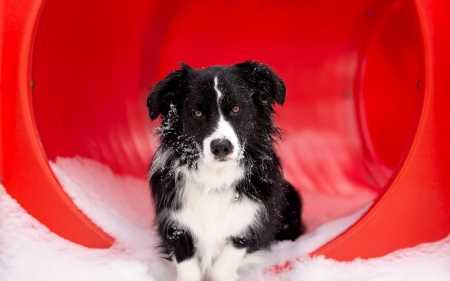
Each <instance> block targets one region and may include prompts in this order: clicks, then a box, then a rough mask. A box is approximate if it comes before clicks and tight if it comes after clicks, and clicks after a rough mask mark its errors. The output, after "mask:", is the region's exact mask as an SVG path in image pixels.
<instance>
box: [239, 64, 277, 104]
mask: <svg viewBox="0 0 450 281" xmlns="http://www.w3.org/2000/svg"><path fill="white" fill-rule="evenodd" d="M235 66H236V67H237V68H238V70H239V73H240V75H241V76H242V78H244V79H245V80H246V82H247V83H248V84H249V86H250V87H252V88H254V89H256V90H257V91H258V94H259V95H260V97H259V98H260V99H262V100H263V101H265V102H268V103H269V104H273V101H275V102H276V103H278V104H280V105H283V104H284V101H285V99H286V86H285V84H284V82H283V80H281V78H280V77H278V75H276V74H275V72H274V71H273V70H272V69H270V67H268V66H267V65H264V64H261V63H258V62H255V61H252V60H248V61H245V62H242V63H238V64H236V65H235Z"/></svg>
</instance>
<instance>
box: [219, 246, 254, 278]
mask: <svg viewBox="0 0 450 281" xmlns="http://www.w3.org/2000/svg"><path fill="white" fill-rule="evenodd" d="M245 254H246V250H245V249H237V248H235V247H233V246H232V245H226V246H225V247H224V248H223V250H222V253H220V255H219V256H218V257H217V259H216V261H215V262H214V265H213V269H212V271H211V277H212V280H213V281H235V280H237V269H238V268H239V266H240V264H241V262H242V260H243V258H244V257H245Z"/></svg>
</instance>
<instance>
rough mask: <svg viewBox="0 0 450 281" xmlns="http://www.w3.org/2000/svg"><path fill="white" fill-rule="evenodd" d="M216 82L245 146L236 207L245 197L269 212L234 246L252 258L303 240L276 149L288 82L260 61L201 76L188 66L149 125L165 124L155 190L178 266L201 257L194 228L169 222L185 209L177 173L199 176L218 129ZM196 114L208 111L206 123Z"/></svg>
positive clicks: (162, 95) (297, 203) (160, 93)
mask: <svg viewBox="0 0 450 281" xmlns="http://www.w3.org/2000/svg"><path fill="white" fill-rule="evenodd" d="M215 76H216V77H219V79H220V81H221V91H222V92H223V103H222V104H221V108H220V110H221V111H222V112H224V115H225V118H226V119H227V120H228V121H229V122H230V124H232V126H233V129H234V130H235V132H236V135H237V137H238V139H239V142H240V143H242V144H245V146H244V147H245V148H244V151H243V155H242V157H241V158H240V160H239V161H240V165H241V166H242V167H243V168H244V171H245V177H244V178H243V179H240V180H239V182H237V183H236V185H235V191H236V192H237V194H238V195H239V199H237V200H242V198H243V196H246V197H248V198H251V200H253V201H254V202H258V203H259V204H261V205H262V206H263V208H264V209H265V211H266V212H263V213H261V214H259V215H258V216H256V217H255V220H257V221H259V223H254V224H252V226H249V227H248V228H247V230H246V231H245V232H244V233H240V234H239V235H236V236H231V237H229V239H228V241H229V242H230V243H232V244H233V245H234V246H235V247H236V248H246V249H247V252H249V253H251V252H254V251H257V250H260V249H264V248H267V247H268V246H269V244H270V242H271V241H273V240H274V239H276V240H285V239H289V240H294V239H296V238H297V237H298V236H299V235H301V234H302V233H303V232H304V227H303V224H302V222H301V207H302V202H301V198H300V196H299V195H298V193H297V192H296V191H295V190H294V188H293V187H292V186H291V185H290V184H289V183H288V182H287V181H286V180H285V179H284V177H283V172H282V167H281V163H280V159H279V157H278V156H277V154H276V152H275V148H274V145H275V143H276V141H277V140H278V139H279V138H280V132H279V130H278V128H277V127H276V126H275V125H274V123H273V118H274V114H275V111H274V105H275V104H276V103H278V104H280V105H283V103H284V101H285V97H286V88H285V84H284V83H283V81H282V80H281V79H280V78H279V77H278V76H277V75H276V74H275V73H274V72H273V71H272V70H271V69H270V68H269V67H267V66H265V65H263V64H260V63H257V62H254V61H246V62H243V63H239V64H236V65H234V66H215V67H210V68H206V69H202V70H194V69H192V68H191V67H189V66H187V65H185V64H182V65H181V69H179V70H176V71H174V72H172V73H170V74H169V75H168V76H167V77H165V78H164V79H163V80H162V81H160V82H159V83H158V84H156V86H155V87H154V89H153V91H152V92H151V93H150V95H149V97H148V99H147V106H148V109H149V116H150V118H151V119H152V120H155V119H156V118H157V117H158V116H161V118H162V122H161V125H160V126H159V127H158V129H157V133H158V135H159V136H160V140H161V144H160V147H159V149H158V151H157V156H155V158H154V159H153V161H152V166H151V168H150V170H151V171H150V179H149V183H150V187H151V191H152V196H153V199H154V202H155V209H156V217H157V225H158V231H159V234H160V236H161V238H162V241H163V245H162V247H163V248H164V250H165V252H166V253H167V254H168V255H169V256H171V257H174V258H175V259H176V261H177V262H182V261H183V260H185V259H188V258H190V257H192V256H193V255H194V254H195V237H194V235H193V234H192V233H191V232H190V230H189V227H182V226H180V225H177V223H176V222H174V221H173V220H171V219H170V214H171V213H172V212H175V211H177V210H180V208H182V205H183V202H182V201H181V200H180V196H179V192H180V190H181V189H182V186H183V184H184V182H185V179H184V178H183V177H184V176H183V175H182V174H180V173H178V174H177V173H176V172H175V169H176V168H179V167H181V166H187V167H189V169H194V170H195V169H197V161H198V159H199V158H200V157H201V155H202V151H201V144H202V141H203V140H204V139H205V137H206V136H208V135H210V134H211V133H212V132H213V130H214V126H213V125H211V124H214V122H215V121H217V120H216V119H217V116H215V115H214V114H213V112H215V111H216V110H217V107H218V105H217V102H216V96H215V93H214V92H212V91H211V89H213V87H214V84H213V78H214V77H215ZM235 104H239V105H240V106H241V107H242V110H241V112H239V114H235V115H233V114H228V112H231V110H232V108H233V106H234V105H235ZM195 110H201V112H202V113H203V114H204V118H203V119H202V118H196V117H195V116H193V114H192V112H194V111H195ZM167 151H170V153H169V152H167ZM164 152H166V153H164ZM161 155H163V156H164V157H162V156H161ZM158 157H159V158H158Z"/></svg>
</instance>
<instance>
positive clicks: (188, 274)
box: [177, 258, 202, 281]
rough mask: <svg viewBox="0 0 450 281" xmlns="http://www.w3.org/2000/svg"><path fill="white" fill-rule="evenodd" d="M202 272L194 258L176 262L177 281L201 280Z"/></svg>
mask: <svg viewBox="0 0 450 281" xmlns="http://www.w3.org/2000/svg"><path fill="white" fill-rule="evenodd" d="M201 280H202V273H201V271H200V267H199V266H198V262H197V260H196V259H195V258H191V259H189V260H185V261H183V262H181V263H178V264H177V281H201Z"/></svg>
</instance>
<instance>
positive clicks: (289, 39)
mask: <svg viewBox="0 0 450 281" xmlns="http://www.w3.org/2000/svg"><path fill="white" fill-rule="evenodd" d="M18 2H20V3H18ZM1 3H2V5H3V18H2V21H1V25H0V28H3V29H2V31H3V35H2V36H3V37H2V39H1V40H2V41H0V43H1V44H2V51H1V53H0V54H1V55H2V74H1V75H2V76H1V79H2V89H1V100H0V102H1V105H0V106H1V119H0V122H1V123H0V124H1V130H0V133H1V134H2V136H3V137H2V141H3V142H2V143H1V145H2V146H1V152H2V154H1V156H0V169H1V170H0V175H1V176H2V177H3V185H4V186H5V187H6V189H7V191H8V193H9V194H11V195H12V196H13V197H14V198H16V199H17V200H18V201H19V203H20V204H21V205H22V206H23V207H24V208H25V209H26V210H27V211H28V212H29V213H30V214H32V215H33V216H35V217H36V218H37V219H38V220H40V221H41V222H42V223H44V224H45V225H47V226H48V227H49V228H50V229H51V230H52V231H54V232H55V233H57V234H59V235H61V236H62V237H65V238H67V239H69V240H71V241H74V242H76V243H79V244H82V245H86V246H89V247H107V246H108V245H110V244H111V242H112V239H111V238H110V237H108V236H106V235H105V234H103V233H102V232H101V231H99V230H98V228H97V227H96V226H95V225H93V224H92V223H90V221H89V220H88V219H87V218H86V217H84V215H82V214H81V212H79V211H78V209H77V208H76V207H75V206H74V205H73V203H72V202H71V201H70V200H69V199H68V198H67V196H66V195H65V194H64V193H63V192H62V190H61V188H60V186H59V184H58V182H57V181H56V180H55V178H54V176H53V175H52V173H51V171H50V169H49V166H48V160H54V159H55V158H56V157H57V156H66V157H70V156H75V155H80V156H83V157H88V158H92V159H96V160H98V161H100V162H102V163H105V164H107V165H109V166H110V167H111V168H112V169H113V170H114V171H115V172H117V173H124V174H132V175H135V176H138V177H145V173H146V167H147V165H148V162H149V160H150V157H151V155H152V153H153V151H154V144H155V140H154V138H153V137H152V132H151V129H152V126H154V125H152V124H150V122H149V120H148V117H147V113H146V108H145V98H146V95H147V93H148V91H149V89H150V87H151V85H152V84H154V83H155V82H156V81H158V79H160V78H162V77H163V76H164V75H165V74H167V73H168V72H169V71H171V70H173V69H174V68H176V67H177V64H178V62H180V61H184V62H186V63H188V64H190V65H192V66H193V67H206V66H209V65H211V64H232V63H235V62H238V61H242V60H246V59H249V58H252V59H256V60H259V61H262V62H264V63H267V64H269V65H271V66H272V67H273V68H274V69H275V71H276V72H277V73H278V74H279V75H280V76H281V77H283V79H284V80H285V82H286V85H287V89H288V97H287V101H286V104H285V107H284V108H283V109H282V110H280V120H279V121H280V123H281V124H282V126H283V128H284V131H285V136H286V137H287V138H288V140H287V141H286V142H284V143H283V144H282V145H281V147H280V152H281V154H282V158H283V161H284V166H285V170H286V174H287V176H288V178H289V179H290V180H291V181H292V182H293V183H294V185H296V186H297V187H298V188H299V189H314V190H316V191H318V192H323V193H330V192H338V193H339V192H340V193H345V192H348V191H349V189H370V190H380V189H381V188H383V187H387V189H386V190H385V192H384V193H383V195H382V196H381V197H380V199H379V200H378V201H377V203H376V204H375V205H374V206H373V208H372V209H371V210H370V211H369V212H368V213H367V215H365V216H364V217H363V218H362V219H361V220H360V221H359V222H358V223H356V224H355V225H354V226H353V227H352V228H350V229H349V230H348V231H347V232H345V233H344V234H343V235H341V236H340V237H339V238H337V239H336V240H334V241H333V242H331V243H330V244H328V245H326V246H325V247H323V248H322V249H319V250H318V251H317V252H316V253H315V254H325V255H327V256H328V257H332V258H336V259H339V260H349V259H353V258H355V257H372V256H379V255H383V254H386V253H389V252H391V251H393V250H395V249H398V248H402V247H408V246H414V245H416V244H418V243H420V242H426V241H435V240H437V239H440V238H443V237H444V236H446V235H447V234H448V233H449V232H450V223H449V222H450V184H449V176H448V175H445V174H444V171H450V169H449V168H450V167H449V165H450V164H449V160H448V159H449V156H450V152H449V149H448V146H445V145H444V144H445V143H450V136H449V130H448V124H449V123H450V122H449V121H450V120H449V117H448V116H445V114H444V113H445V111H444V110H445V108H444V107H445V104H448V103H449V97H447V95H445V93H448V92H449V86H448V85H445V78H444V77H445V75H446V74H447V73H449V69H448V68H449V67H448V65H450V64H449V57H448V56H445V54H446V53H445V50H448V49H449V47H450V46H449V45H450V43H449V41H448V38H449V36H448V32H447V33H446V31H445V30H446V28H447V26H448V24H449V20H446V19H445V15H444V14H445V13H444V12H443V11H445V9H444V8H448V5H449V4H447V3H446V2H445V1H444V0H442V1H435V2H433V3H432V4H427V3H426V1H419V0H415V1H408V2H406V1H405V2H402V1H400V0H398V1H388V0H377V1H375V0H366V1H350V0H347V1H325V0H316V1H284V2H279V1H278V2H276V1H206V0H197V1H183V2H182V1H177V2H173V1H160V2H156V1H113V2H111V1H106V0H100V1H57V0H47V1H45V5H43V4H42V3H41V1H37V0H35V1H31V0H28V1H12V0H3V1H2V2H1ZM444 6H445V7H444ZM41 8H42V13H41V14H40V17H39V21H38V20H37V19H38V14H39V9H41ZM441 8H442V9H441ZM447 10H448V9H447ZM431 15H433V18H432V17H431ZM33 38H34V41H33ZM5 69H8V71H4V70H5ZM31 79H32V80H33V82H34V87H33V89H30V80H31ZM419 80H420V81H421V88H420V89H419V88H418V83H419ZM305 179H307V181H305ZM105 188H107V187H105Z"/></svg>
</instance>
